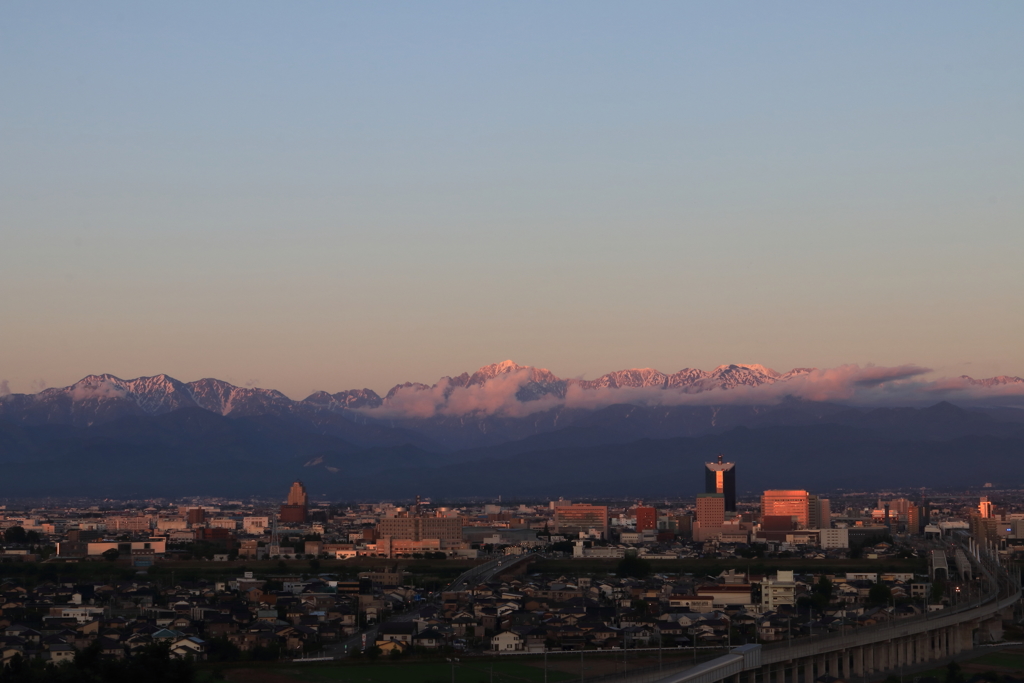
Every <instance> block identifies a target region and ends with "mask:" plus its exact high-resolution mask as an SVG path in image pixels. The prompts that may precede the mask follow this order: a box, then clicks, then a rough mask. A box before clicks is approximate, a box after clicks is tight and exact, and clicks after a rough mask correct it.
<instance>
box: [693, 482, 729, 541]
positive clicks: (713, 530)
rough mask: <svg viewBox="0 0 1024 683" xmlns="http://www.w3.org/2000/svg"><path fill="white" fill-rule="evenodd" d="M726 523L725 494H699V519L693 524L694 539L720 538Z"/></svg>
mask: <svg viewBox="0 0 1024 683" xmlns="http://www.w3.org/2000/svg"><path fill="white" fill-rule="evenodd" d="M723 524H725V496H724V495H723V494H721V493H700V494H697V519H696V521H695V522H694V524H693V540H695V541H708V540H710V539H712V538H718V537H719V536H720V535H721V533H722V525H723Z"/></svg>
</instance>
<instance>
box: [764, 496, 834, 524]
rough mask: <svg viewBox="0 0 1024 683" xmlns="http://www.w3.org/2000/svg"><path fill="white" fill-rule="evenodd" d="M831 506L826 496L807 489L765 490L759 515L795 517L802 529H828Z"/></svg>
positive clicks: (830, 522)
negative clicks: (815, 494) (813, 493)
mask: <svg viewBox="0 0 1024 683" xmlns="http://www.w3.org/2000/svg"><path fill="white" fill-rule="evenodd" d="M831 516H832V512H831V506H830V504H829V501H828V499H827V498H818V497H817V496H814V495H811V494H809V493H807V491H794V490H777V491H765V492H764V494H763V495H762V496H761V517H762V518H764V517H795V518H796V523H797V525H798V526H799V527H800V528H803V529H821V528H825V529H828V528H829V527H831V526H832V520H831Z"/></svg>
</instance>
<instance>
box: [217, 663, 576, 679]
mask: <svg viewBox="0 0 1024 683" xmlns="http://www.w3.org/2000/svg"><path fill="white" fill-rule="evenodd" d="M492 670H493V681H494V683H541V682H542V681H544V670H543V669H542V668H540V667H538V666H533V665H531V664H526V663H522V662H518V661H494V662H491V661H482V662H476V661H472V660H470V661H461V662H459V663H458V664H457V665H456V666H455V679H454V680H455V683H489V682H490V681H491V680H492V678H491V675H492ZM204 674H206V672H204ZM224 674H225V678H226V680H228V681H231V682H233V683H274V682H277V683H285V681H295V682H296V683H299V682H302V683H357V682H358V683H451V681H452V666H451V664H450V663H448V662H444V661H440V662H414V663H399V664H386V663H382V664H355V665H352V664H301V665H296V664H288V665H284V666H277V667H273V668H268V667H252V668H249V667H244V668H233V669H229V670H225V671H224ZM578 679H579V676H578V674H576V675H574V674H570V673H566V672H563V671H558V670H556V669H553V668H549V669H548V673H547V680H548V681H551V683H557V681H568V680H578ZM202 680H212V679H209V678H203V679H202Z"/></svg>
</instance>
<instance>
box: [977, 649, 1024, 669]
mask: <svg viewBox="0 0 1024 683" xmlns="http://www.w3.org/2000/svg"><path fill="white" fill-rule="evenodd" d="M970 663H971V664H976V665H980V666H998V667H1002V668H1005V669H1024V653H1022V652H1007V651H1003V652H993V653H991V654H987V655H985V656H983V657H978V658H977V659H972V660H971V661H970Z"/></svg>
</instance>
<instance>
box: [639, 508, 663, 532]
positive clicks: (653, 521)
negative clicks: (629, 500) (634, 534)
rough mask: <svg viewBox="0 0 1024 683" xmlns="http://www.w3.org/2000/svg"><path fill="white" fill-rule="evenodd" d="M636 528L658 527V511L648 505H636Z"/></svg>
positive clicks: (646, 529) (647, 529)
mask: <svg viewBox="0 0 1024 683" xmlns="http://www.w3.org/2000/svg"><path fill="white" fill-rule="evenodd" d="M635 512H636V530H637V531H650V530H652V529H657V528H658V511H657V510H656V509H655V508H652V507H650V506H646V505H638V506H637V507H636V510H635Z"/></svg>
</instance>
